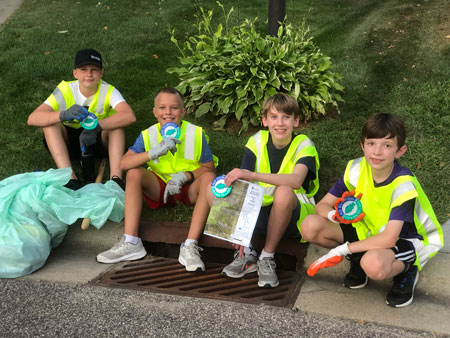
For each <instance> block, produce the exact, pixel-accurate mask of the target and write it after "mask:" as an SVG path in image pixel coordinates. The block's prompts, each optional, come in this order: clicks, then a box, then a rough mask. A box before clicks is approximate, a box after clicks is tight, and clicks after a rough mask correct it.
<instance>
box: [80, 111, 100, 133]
mask: <svg viewBox="0 0 450 338" xmlns="http://www.w3.org/2000/svg"><path fill="white" fill-rule="evenodd" d="M80 125H81V126H82V127H83V128H84V129H87V130H92V129H95V127H97V125H98V120H97V116H95V115H94V114H92V113H89V114H88V116H86V117H85V118H84V120H83V121H81V122H80Z"/></svg>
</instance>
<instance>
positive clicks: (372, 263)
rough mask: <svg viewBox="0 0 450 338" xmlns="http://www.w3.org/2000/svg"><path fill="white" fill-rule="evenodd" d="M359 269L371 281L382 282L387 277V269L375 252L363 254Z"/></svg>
mask: <svg viewBox="0 0 450 338" xmlns="http://www.w3.org/2000/svg"><path fill="white" fill-rule="evenodd" d="M361 268H362V269H363V270H364V271H365V273H366V275H367V276H368V277H369V278H370V279H372V280H384V279H386V278H387V276H388V271H387V267H386V265H385V264H384V261H382V260H381V259H380V257H379V256H378V255H377V254H376V252H371V251H368V252H366V253H365V254H364V256H363V257H362V258H361Z"/></svg>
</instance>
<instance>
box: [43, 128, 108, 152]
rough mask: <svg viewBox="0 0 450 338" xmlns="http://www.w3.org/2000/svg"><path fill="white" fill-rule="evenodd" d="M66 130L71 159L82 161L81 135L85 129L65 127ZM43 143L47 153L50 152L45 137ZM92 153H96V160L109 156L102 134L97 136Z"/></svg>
mask: <svg viewBox="0 0 450 338" xmlns="http://www.w3.org/2000/svg"><path fill="white" fill-rule="evenodd" d="M64 128H66V132H67V149H68V151H69V157H70V159H71V160H80V159H81V149H80V135H81V133H82V131H83V130H84V129H83V128H79V129H75V128H70V127H67V126H66V125H64ZM43 143H44V147H45V149H47V151H48V152H50V150H49V149H48V145H47V140H46V139H45V136H44V138H43ZM92 152H93V153H94V157H95V158H105V157H107V156H108V150H107V148H106V147H105V146H104V145H103V141H102V136H101V133H99V134H97V142H96V143H95V144H94V145H93V146H92Z"/></svg>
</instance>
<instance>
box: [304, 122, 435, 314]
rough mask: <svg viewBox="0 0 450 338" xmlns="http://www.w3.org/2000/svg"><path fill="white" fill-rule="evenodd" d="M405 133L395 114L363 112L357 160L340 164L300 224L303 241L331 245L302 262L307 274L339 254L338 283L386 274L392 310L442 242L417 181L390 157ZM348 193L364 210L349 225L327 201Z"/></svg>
mask: <svg viewBox="0 0 450 338" xmlns="http://www.w3.org/2000/svg"><path fill="white" fill-rule="evenodd" d="M405 138H406V131H405V126H404V123H403V121H402V120H401V119H400V118H399V117H397V116H394V115H391V114H376V115H373V116H372V117H370V118H369V119H368V120H367V122H366V123H365V125H364V127H363V129H362V135H361V140H360V143H361V148H362V150H363V152H364V157H360V158H358V159H355V160H352V161H350V162H349V163H348V164H347V168H346V169H345V173H344V175H343V176H342V177H341V178H340V180H339V181H338V182H337V183H336V184H335V185H334V186H333V187H332V188H331V190H330V191H329V192H328V194H327V195H325V197H324V198H323V199H322V200H321V201H320V202H319V203H318V204H317V206H316V213H317V214H316V215H311V216H308V217H307V218H306V219H305V220H304V221H303V223H302V236H303V238H304V239H306V240H307V241H309V242H311V243H315V244H318V245H320V246H323V247H326V248H334V249H331V250H330V251H329V253H328V254H326V255H324V256H323V257H321V258H320V259H318V260H317V261H316V262H314V263H313V264H312V265H311V266H310V267H309V269H308V274H309V275H310V276H313V275H314V274H315V273H316V272H317V271H318V270H320V269H321V268H324V267H329V266H333V265H336V264H338V263H339V262H340V261H342V258H343V256H347V257H348V258H349V260H350V271H349V273H347V275H346V276H345V278H344V286H346V287H348V288H351V289H358V288H363V287H365V286H366V285H367V282H368V279H369V278H370V279H374V280H383V279H387V278H394V283H393V286H392V288H391V290H390V291H389V293H388V294H387V297H386V303H387V304H388V305H390V306H393V307H404V306H407V305H409V304H411V302H412V300H413V297H414V288H415V286H416V284H417V281H418V280H419V272H418V271H419V270H421V269H422V268H423V266H424V265H425V264H426V263H427V261H428V260H429V259H430V258H431V257H433V256H434V255H435V254H436V253H437V252H438V251H439V250H440V249H441V248H442V247H443V245H444V239H443V234H442V229H441V226H440V224H439V223H438V221H437V219H436V216H435V214H434V212H433V209H432V207H431V205H430V202H429V201H428V198H427V197H426V195H425V193H424V192H423V190H422V188H421V186H420V184H419V182H418V181H417V179H416V177H415V176H414V175H413V174H412V173H411V171H410V170H409V169H407V168H405V167H402V166H401V165H400V164H399V163H398V162H397V159H399V158H400V157H401V156H402V155H403V154H404V153H405V152H406V146H405ZM352 191H354V195H355V196H358V195H359V194H361V196H359V199H360V201H361V204H362V211H363V213H364V214H361V216H363V218H362V219H360V220H358V218H356V219H355V221H356V222H354V223H352V224H349V223H347V221H345V218H339V215H338V213H337V211H336V210H334V205H335V202H336V200H337V199H338V198H339V197H340V196H341V195H343V194H349V192H352ZM351 194H353V193H351ZM338 209H339V208H338ZM341 216H342V215H341ZM339 220H340V221H341V222H345V223H346V224H342V223H341V224H340V223H339ZM342 243H344V244H342Z"/></svg>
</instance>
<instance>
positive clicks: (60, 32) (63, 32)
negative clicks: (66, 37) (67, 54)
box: [58, 30, 69, 34]
mask: <svg viewBox="0 0 450 338" xmlns="http://www.w3.org/2000/svg"><path fill="white" fill-rule="evenodd" d="M67 32H69V31H67V30H66V31H58V33H59V34H65V33H67Z"/></svg>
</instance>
